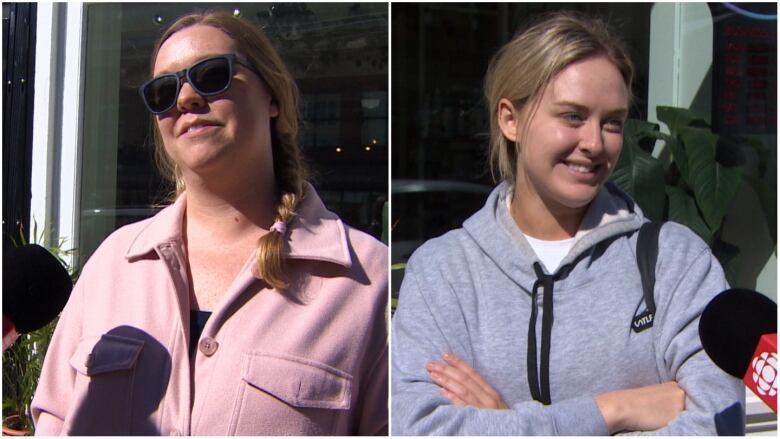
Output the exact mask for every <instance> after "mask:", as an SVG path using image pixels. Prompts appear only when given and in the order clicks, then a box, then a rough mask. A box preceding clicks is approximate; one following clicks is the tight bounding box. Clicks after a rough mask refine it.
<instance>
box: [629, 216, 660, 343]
mask: <svg viewBox="0 0 780 439" xmlns="http://www.w3.org/2000/svg"><path fill="white" fill-rule="evenodd" d="M661 226H663V223H661V222H647V223H644V224H642V227H641V228H640V229H639V236H638V237H637V240H636V263H637V266H638V267H639V275H640V276H641V278H642V293H643V294H644V299H645V306H647V310H646V311H645V312H644V313H642V314H640V315H639V316H638V317H637V318H635V319H634V322H633V325H632V328H633V329H634V331H635V332H642V331H644V330H645V329H648V328H650V327H652V326H653V320H655V295H654V290H655V265H656V261H657V260H658V236H659V235H660V234H661Z"/></svg>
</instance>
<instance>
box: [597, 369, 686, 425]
mask: <svg viewBox="0 0 780 439" xmlns="http://www.w3.org/2000/svg"><path fill="white" fill-rule="evenodd" d="M593 400H594V401H596V405H597V406H598V407H599V410H601V414H602V415H603V416H604V420H605V421H606V422H607V428H608V429H609V433H610V434H612V433H616V432H619V431H653V430H658V429H659V428H662V427H666V426H667V425H668V424H669V422H671V421H672V420H673V419H674V418H676V417H677V416H679V415H680V413H682V411H683V410H685V391H684V390H683V389H681V388H680V386H679V385H678V384H677V382H675V381H670V382H668V383H662V384H653V385H651V386H645V387H638V388H635V389H625V390H616V391H614V392H609V393H603V394H601V395H597V396H594V397H593Z"/></svg>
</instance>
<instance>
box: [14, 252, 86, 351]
mask: <svg viewBox="0 0 780 439" xmlns="http://www.w3.org/2000/svg"><path fill="white" fill-rule="evenodd" d="M72 289H73V281H72V280H71V278H70V275H69V274H68V272H67V270H65V267H63V266H62V263H61V262H60V261H59V260H58V259H57V258H56V257H54V255H52V254H51V253H49V251H48V250H46V249H45V248H43V247H41V246H39V245H36V244H27V245H23V246H21V247H16V248H14V249H13V250H11V251H10V252H9V254H6V255H4V257H3V321H4V323H6V320H10V321H11V323H12V326H13V327H15V328H14V329H15V331H16V332H18V333H21V334H25V333H28V332H32V331H35V330H37V329H40V328H42V327H44V326H46V324H47V323H49V322H51V321H52V320H54V318H55V317H57V315H58V314H59V313H60V312H61V311H62V309H63V308H64V307H65V304H66V303H67V302H68V298H69V297H70V291H71V290H72ZM4 326H5V325H4ZM5 335H6V328H5V327H4V328H3V338H4V339H5ZM4 344H5V343H4Z"/></svg>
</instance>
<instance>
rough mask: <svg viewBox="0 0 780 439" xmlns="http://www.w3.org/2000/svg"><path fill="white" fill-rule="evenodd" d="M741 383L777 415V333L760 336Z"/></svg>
mask: <svg viewBox="0 0 780 439" xmlns="http://www.w3.org/2000/svg"><path fill="white" fill-rule="evenodd" d="M743 381H744V382H745V384H746V385H747V386H748V387H749V388H750V390H752V391H753V393H755V394H756V395H758V397H759V398H761V400H762V401H764V402H765V403H766V405H768V406H769V407H770V408H771V409H772V411H774V412H775V413H777V333H774V334H764V335H762V336H761V339H760V340H759V341H758V346H756V351H755V352H754V353H753V359H752V360H751V361H750V367H749V368H748V370H747V373H745V378H744V379H743Z"/></svg>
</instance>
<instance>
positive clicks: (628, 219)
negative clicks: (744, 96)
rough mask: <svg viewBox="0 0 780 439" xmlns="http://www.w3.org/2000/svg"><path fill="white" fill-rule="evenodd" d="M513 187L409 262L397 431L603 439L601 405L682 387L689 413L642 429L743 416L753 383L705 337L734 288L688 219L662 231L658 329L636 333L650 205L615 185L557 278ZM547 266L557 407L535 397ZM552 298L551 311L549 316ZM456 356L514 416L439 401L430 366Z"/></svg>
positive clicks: (399, 344)
mask: <svg viewBox="0 0 780 439" xmlns="http://www.w3.org/2000/svg"><path fill="white" fill-rule="evenodd" d="M508 189H509V186H508V185H507V184H505V183H504V184H501V185H499V186H498V187H497V188H496V189H495V190H494V191H493V192H492V193H491V194H490V196H489V197H488V200H487V203H486V204H485V206H484V207H483V208H482V209H481V210H480V211H478V212H477V213H476V214H474V215H473V216H472V217H471V218H469V219H468V220H466V221H465V222H464V224H463V228H462V229H457V230H453V231H451V232H449V233H447V234H445V235H443V236H441V237H438V238H435V239H432V240H430V241H428V242H426V243H425V244H424V245H423V246H421V247H420V248H419V249H418V250H417V251H416V252H415V253H414V254H413V255H412V257H411V259H410V260H409V264H408V266H407V268H406V273H405V277H404V281H403V284H402V285H401V291H400V295H399V303H398V309H397V310H396V313H395V316H394V319H393V330H392V375H391V376H392V430H391V432H392V434H394V435H606V434H608V431H607V426H606V424H605V421H604V418H603V417H602V416H601V413H600V411H599V409H598V407H597V406H596V403H595V402H594V400H593V398H592V397H593V396H595V395H598V394H601V393H605V392H609V391H613V390H618V389H628V388H636V387H642V386H646V385H650V384H657V383H662V382H667V381H671V380H675V381H677V382H678V383H679V385H680V386H681V387H682V388H683V389H684V390H685V393H686V401H685V411H684V412H683V413H682V414H681V415H680V416H679V417H677V418H676V419H674V420H673V421H672V422H671V423H669V425H668V426H666V427H665V428H663V429H661V430H657V431H654V432H641V433H649V434H660V435H693V434H697V435H714V434H715V433H716V430H715V422H714V416H715V414H716V413H718V412H720V411H722V410H724V409H726V408H727V407H729V406H730V405H732V404H734V403H735V402H739V403H741V404H742V407H744V405H745V401H744V400H745V390H744V385H743V384H742V383H741V381H740V380H738V379H735V378H732V377H730V376H729V375H727V374H725V373H724V372H722V371H721V370H720V369H719V368H718V367H717V366H716V365H715V364H714V363H712V361H711V360H710V359H709V358H708V357H707V354H706V353H705V352H704V351H703V350H702V347H701V342H700V340H699V334H698V319H699V316H700V314H701V312H702V310H703V308H704V306H705V305H706V304H707V303H708V301H709V300H710V299H712V298H713V297H714V296H715V295H717V294H718V293H719V292H721V291H723V290H724V289H726V288H728V285H727V283H726V280H725V278H724V275H723V271H722V269H721V267H720V265H719V264H718V262H717V260H716V259H715V258H714V257H713V256H712V253H711V252H710V250H709V248H708V247H707V245H706V244H705V243H704V242H703V241H702V240H701V239H699V238H698V237H697V236H696V235H694V234H693V232H691V231H690V230H689V229H688V228H686V227H684V226H681V225H679V224H675V223H671V222H670V223H666V224H665V225H664V226H663V228H662V229H661V235H660V238H659V254H658V262H657V264H656V285H655V301H656V306H657V312H656V316H655V321H654V324H653V326H652V327H650V328H649V329H646V330H644V331H641V332H639V333H637V332H634V331H633V330H632V329H631V324H632V321H633V319H634V318H635V317H636V316H639V315H641V313H642V311H643V310H644V309H645V304H644V301H643V297H642V287H641V281H640V275H639V269H638V268H637V264H636V253H635V249H636V236H637V234H636V233H634V232H635V231H636V230H637V229H638V228H639V227H640V226H641V224H642V223H643V222H644V221H646V220H645V219H644V217H643V215H642V212H641V210H640V209H639V207H638V206H636V205H635V204H634V203H633V201H631V199H630V198H629V197H628V196H626V195H625V194H624V193H622V192H620V190H619V189H617V188H616V187H615V186H613V185H612V184H611V183H607V185H605V187H603V188H602V189H601V190H600V191H599V193H598V194H597V196H596V198H594V200H593V202H592V203H591V205H590V206H589V208H588V211H587V213H586V215H585V217H584V219H583V222H582V225H581V226H580V230H579V231H578V232H577V234H576V236H575V241H574V246H573V247H572V249H571V251H570V252H569V254H568V255H567V256H566V257H565V258H564V259H563V260H562V261H561V265H560V267H559V268H558V270H557V272H556V273H546V269H544V268H543V264H541V262H540V261H539V259H538V258H537V256H536V254H535V253H534V251H533V250H532V249H531V247H530V245H529V244H528V242H527V241H526V239H525V238H524V237H523V234H522V232H521V231H520V229H519V228H518V227H517V225H516V224H515V222H514V221H513V220H512V217H511V216H510V213H509V211H508V209H507V207H506V202H505V199H506V196H507V193H508ZM535 265H536V266H537V268H536V269H535V268H534V266H535ZM536 271H544V274H543V275H549V274H553V275H555V276H554V277H555V279H554V280H553V281H552V284H550V285H548V286H547V287H546V288H544V289H542V288H539V289H538V295H537V301H536V314H537V315H536V325H535V338H536V346H537V347H540V346H541V345H542V332H543V329H542V322H543V320H544V312H543V311H544V309H551V310H552V311H551V312H549V313H548V314H549V315H548V319H549V320H550V321H551V322H552V329H551V333H550V337H549V367H548V370H549V377H548V380H549V396H550V400H551V404H549V405H544V404H542V403H540V402H538V401H535V400H534V399H533V398H532V394H531V391H530V389H529V382H530V381H529V375H528V369H529V368H528V367H527V365H529V364H533V362H531V363H528V362H527V358H529V357H531V358H532V356H531V355H530V353H529V352H531V351H529V347H528V340H529V333H530V327H529V322H530V319H531V317H532V316H531V310H532V306H531V301H532V299H531V298H532V292H533V290H534V285H535V283H537V280H539V276H538V275H537V272H536ZM540 274H541V273H540ZM551 292H552V293H551ZM551 294H552V303H551V305H552V306H551V307H550V308H547V307H544V306H543V298H544V296H548V298H549V297H550V295H551ZM549 317H552V318H549ZM448 351H449V352H453V353H454V354H456V355H458V356H460V357H461V358H462V359H463V360H465V361H466V362H467V363H468V364H470V365H471V366H472V367H474V368H475V369H476V370H477V371H478V372H479V373H480V374H481V375H482V377H483V378H485V380H486V381H487V382H488V383H490V384H491V385H492V386H493V388H495V389H496V390H497V391H498V392H499V394H500V395H501V396H502V398H503V400H504V401H505V402H506V403H507V404H508V405H509V406H510V408H511V409H510V410H483V409H477V408H473V407H457V406H455V405H452V404H450V403H449V401H448V400H447V399H446V398H444V397H443V396H441V394H440V393H439V389H438V387H437V386H436V385H435V384H433V383H432V382H431V381H430V378H429V376H428V374H427V372H426V370H425V363H426V362H427V361H429V360H440V359H441V355H442V354H443V353H444V352H448ZM536 355H537V357H536V358H537V359H539V358H541V357H543V356H542V355H541V352H538V353H536ZM538 362H539V360H538V361H537V364H538ZM544 369H545V367H544V365H540V367H539V375H538V376H539V379H540V380H543V378H542V377H541V375H542V374H543V373H544V372H543V370H544Z"/></svg>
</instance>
